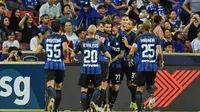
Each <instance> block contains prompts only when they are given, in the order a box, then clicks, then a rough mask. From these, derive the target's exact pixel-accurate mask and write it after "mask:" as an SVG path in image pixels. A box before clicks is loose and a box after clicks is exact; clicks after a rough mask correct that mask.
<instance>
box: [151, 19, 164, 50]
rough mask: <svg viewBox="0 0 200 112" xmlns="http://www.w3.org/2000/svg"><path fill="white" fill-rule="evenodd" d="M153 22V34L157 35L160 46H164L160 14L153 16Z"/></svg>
mask: <svg viewBox="0 0 200 112" xmlns="http://www.w3.org/2000/svg"><path fill="white" fill-rule="evenodd" d="M153 21H154V24H155V29H154V30H153V32H154V34H155V35H156V36H158V37H159V39H160V45H161V47H162V48H164V44H165V42H166V41H165V39H164V32H163V30H162V27H161V24H162V18H161V16H155V17H154V20H153Z"/></svg>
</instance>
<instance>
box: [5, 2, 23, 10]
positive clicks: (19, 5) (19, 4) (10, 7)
mask: <svg viewBox="0 0 200 112" xmlns="http://www.w3.org/2000/svg"><path fill="white" fill-rule="evenodd" d="M6 6H7V9H8V10H13V9H16V8H19V9H23V5H22V0H6Z"/></svg>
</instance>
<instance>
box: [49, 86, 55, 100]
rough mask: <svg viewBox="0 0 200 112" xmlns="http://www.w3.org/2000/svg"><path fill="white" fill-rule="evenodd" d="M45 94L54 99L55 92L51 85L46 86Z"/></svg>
mask: <svg viewBox="0 0 200 112" xmlns="http://www.w3.org/2000/svg"><path fill="white" fill-rule="evenodd" d="M47 96H48V97H51V98H54V99H55V97H56V92H55V90H54V88H53V87H51V86H48V87H47Z"/></svg>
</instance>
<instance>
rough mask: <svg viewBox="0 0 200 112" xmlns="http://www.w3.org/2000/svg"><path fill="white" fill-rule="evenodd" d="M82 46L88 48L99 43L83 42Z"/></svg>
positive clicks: (95, 46) (97, 45) (94, 46)
mask: <svg viewBox="0 0 200 112" xmlns="http://www.w3.org/2000/svg"><path fill="white" fill-rule="evenodd" d="M83 47H84V48H85V47H89V48H98V47H99V44H96V43H84V44H83Z"/></svg>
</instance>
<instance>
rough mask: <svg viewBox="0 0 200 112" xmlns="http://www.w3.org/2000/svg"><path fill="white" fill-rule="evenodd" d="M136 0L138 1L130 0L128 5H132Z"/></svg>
mask: <svg viewBox="0 0 200 112" xmlns="http://www.w3.org/2000/svg"><path fill="white" fill-rule="evenodd" d="M134 1H136V0H130V1H129V2H128V6H131V4H132V3H133V2H134Z"/></svg>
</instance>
